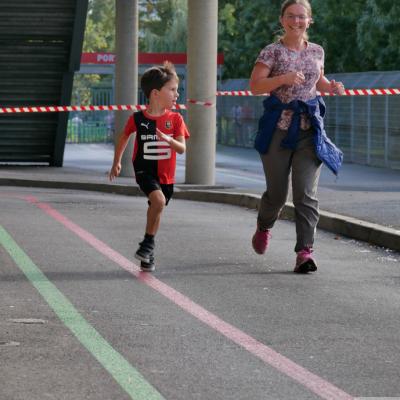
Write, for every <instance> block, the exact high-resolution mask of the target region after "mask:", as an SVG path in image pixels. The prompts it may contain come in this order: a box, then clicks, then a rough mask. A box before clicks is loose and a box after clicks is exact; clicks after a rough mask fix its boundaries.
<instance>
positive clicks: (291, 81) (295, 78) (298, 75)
mask: <svg viewBox="0 0 400 400" xmlns="http://www.w3.org/2000/svg"><path fill="white" fill-rule="evenodd" d="M305 79H306V78H305V76H304V74H303V73H302V72H296V71H293V72H288V73H287V74H285V75H283V80H284V83H285V85H288V86H291V85H301V84H303V83H304V81H305Z"/></svg>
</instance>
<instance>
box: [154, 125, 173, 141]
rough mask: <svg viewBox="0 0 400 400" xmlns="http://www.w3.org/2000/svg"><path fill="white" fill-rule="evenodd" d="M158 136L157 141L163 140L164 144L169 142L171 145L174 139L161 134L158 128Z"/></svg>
mask: <svg viewBox="0 0 400 400" xmlns="http://www.w3.org/2000/svg"><path fill="white" fill-rule="evenodd" d="M156 134H157V139H158V140H163V141H164V142H167V143H168V144H170V143H171V141H172V137H171V136H168V135H166V134H165V133H163V132H161V131H160V130H159V129H158V128H156Z"/></svg>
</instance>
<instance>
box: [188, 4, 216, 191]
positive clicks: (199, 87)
mask: <svg viewBox="0 0 400 400" xmlns="http://www.w3.org/2000/svg"><path fill="white" fill-rule="evenodd" d="M217 32H218V0H201V1H199V0H188V42H187V49H188V50H187V53H188V65H187V69H188V75H187V81H188V86H187V88H188V92H187V98H188V99H194V100H200V101H210V102H212V103H214V104H215V102H216V95H215V94H216V90H217ZM187 113H188V128H189V131H190V135H191V137H190V139H189V140H188V143H187V146H188V147H187V154H186V183H192V184H203V185H214V183H215V144H216V107H215V106H213V107H204V106H200V105H195V104H188V111H187Z"/></svg>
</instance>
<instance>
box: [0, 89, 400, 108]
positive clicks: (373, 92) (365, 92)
mask: <svg viewBox="0 0 400 400" xmlns="http://www.w3.org/2000/svg"><path fill="white" fill-rule="evenodd" d="M216 94H217V96H254V95H253V93H252V92H251V91H250V90H234V91H219V92H217V93H216ZM318 94H320V95H321V96H334V95H333V94H332V93H318ZM382 95H383V96H384V95H400V89H345V92H344V94H343V95H342V96H382ZM260 96H268V94H263V95H260ZM187 102H188V103H190V104H197V105H201V106H206V107H211V106H214V105H215V104H214V103H211V102H208V101H199V100H192V99H189V100H188V101H187ZM146 108H147V106H146V105H143V104H137V105H129V104H128V105H110V106H38V107H32V106H29V107H0V114H18V113H48V112H63V111H130V110H131V111H139V110H145V109H146ZM174 109H175V110H186V109H187V107H186V105H185V104H176V105H175V107H174Z"/></svg>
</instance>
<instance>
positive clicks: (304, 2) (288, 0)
mask: <svg viewBox="0 0 400 400" xmlns="http://www.w3.org/2000/svg"><path fill="white" fill-rule="evenodd" d="M294 4H299V5H301V6H303V7H304V8H305V9H306V11H307V14H308V16H309V17H310V18H311V22H312V9H311V4H310V2H309V1H308V0H285V1H284V2H283V3H282V5H281V18H282V17H283V15H284V14H285V11H286V9H287V8H288V7H290V6H292V5H294ZM282 37H283V36H282V35H281V36H279V38H278V40H281V39H282ZM303 39H304V40H308V34H307V32H304V34H303Z"/></svg>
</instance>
